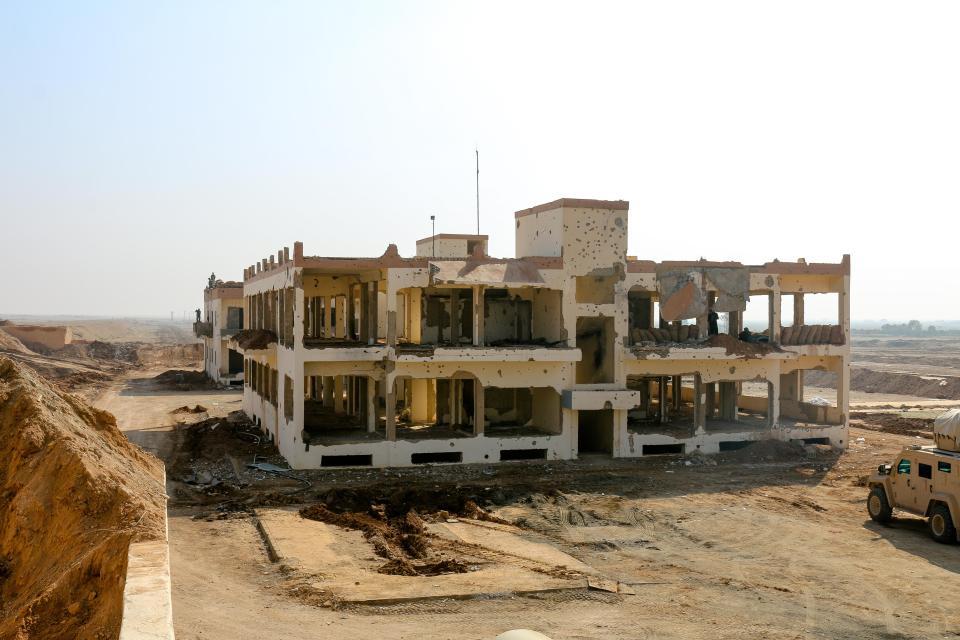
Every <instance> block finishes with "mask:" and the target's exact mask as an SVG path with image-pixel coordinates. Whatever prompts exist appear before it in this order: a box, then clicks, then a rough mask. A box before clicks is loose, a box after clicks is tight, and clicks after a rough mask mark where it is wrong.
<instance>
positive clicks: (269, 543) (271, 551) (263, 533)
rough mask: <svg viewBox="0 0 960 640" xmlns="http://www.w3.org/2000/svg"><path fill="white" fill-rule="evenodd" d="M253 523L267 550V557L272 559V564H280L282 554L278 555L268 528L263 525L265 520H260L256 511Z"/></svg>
mask: <svg viewBox="0 0 960 640" xmlns="http://www.w3.org/2000/svg"><path fill="white" fill-rule="evenodd" d="M253 523H254V525H256V527H257V532H258V533H259V534H260V538H261V539H262V540H263V546H265V547H266V548H267V557H268V558H270V562H280V554H278V553H277V548H276V547H275V546H273V540H272V539H271V538H270V532H269V531H267V526H266V525H265V524H263V520H261V519H260V514H259V513H258V512H257V510H256V509H254V512H253Z"/></svg>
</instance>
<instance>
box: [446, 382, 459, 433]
mask: <svg viewBox="0 0 960 640" xmlns="http://www.w3.org/2000/svg"><path fill="white" fill-rule="evenodd" d="M447 387H448V388H449V390H450V404H449V407H450V425H451V426H452V425H455V424H459V423H460V401H459V394H458V393H457V392H458V391H459V387H460V384H459V380H454V379H453V378H451V379H450V384H449V385H447Z"/></svg>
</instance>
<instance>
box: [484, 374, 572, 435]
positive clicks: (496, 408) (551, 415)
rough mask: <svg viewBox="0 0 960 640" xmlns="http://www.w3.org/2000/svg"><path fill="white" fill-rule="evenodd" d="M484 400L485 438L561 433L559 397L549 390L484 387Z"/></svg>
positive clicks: (547, 388)
mask: <svg viewBox="0 0 960 640" xmlns="http://www.w3.org/2000/svg"><path fill="white" fill-rule="evenodd" d="M483 396H484V397H483V413H484V434H485V435H487V436H490V437H498V438H509V437H522V436H531V435H542V434H558V433H560V432H561V430H562V417H561V416H562V405H561V398H560V394H559V393H557V392H556V391H555V390H554V389H553V388H551V387H515V388H514V387H485V388H484V393H483Z"/></svg>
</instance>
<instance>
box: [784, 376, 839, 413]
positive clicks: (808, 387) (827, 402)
mask: <svg viewBox="0 0 960 640" xmlns="http://www.w3.org/2000/svg"><path fill="white" fill-rule="evenodd" d="M837 382H838V376H837V374H836V373H834V372H832V371H819V370H812V369H796V370H794V371H791V372H789V373H784V374H781V375H780V421H781V424H784V425H786V426H800V427H814V426H829V425H840V424H843V419H844V415H843V412H842V411H841V410H840V408H839V407H837Z"/></svg>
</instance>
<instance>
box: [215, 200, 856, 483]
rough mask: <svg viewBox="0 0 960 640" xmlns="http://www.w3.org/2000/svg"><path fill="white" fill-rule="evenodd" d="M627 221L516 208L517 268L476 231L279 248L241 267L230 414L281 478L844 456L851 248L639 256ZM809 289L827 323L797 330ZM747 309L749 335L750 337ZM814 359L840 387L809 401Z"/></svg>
mask: <svg viewBox="0 0 960 640" xmlns="http://www.w3.org/2000/svg"><path fill="white" fill-rule="evenodd" d="M627 215H628V203H627V202H624V201H602V200H576V199H561V200H557V201H555V202H551V203H548V204H543V205H540V206H537V207H533V208H531V209H526V210H523V211H518V212H517V213H516V214H515V218H516V220H515V221H516V254H515V255H516V257H515V258H494V257H491V256H489V255H488V254H487V237H486V236H481V235H452V234H442V235H437V236H435V237H430V238H425V239H423V240H420V241H418V242H417V251H416V255H415V256H413V257H407V258H405V257H402V256H401V255H400V254H399V253H398V250H397V248H396V246H394V245H390V246H389V247H388V248H387V250H386V252H385V253H384V254H383V255H381V256H379V257H370V258H344V257H320V256H308V255H304V250H303V245H302V243H299V242H297V243H295V244H294V249H293V254H292V255H291V254H290V252H289V250H288V249H287V248H284V249H282V250H281V251H279V252H278V253H277V254H276V255H275V256H271V257H270V258H268V259H263V260H261V261H260V262H259V263H257V264H255V265H254V266H251V267H248V268H247V269H246V270H245V271H244V282H243V308H244V314H243V318H244V322H245V328H244V330H243V331H242V332H239V333H238V334H236V335H235V336H234V337H233V341H232V343H231V344H232V346H233V347H234V348H236V349H237V350H238V351H240V352H241V353H242V354H243V356H242V358H243V372H244V375H243V379H244V398H243V407H244V410H245V411H246V412H247V413H248V414H249V415H250V416H251V417H252V418H253V419H254V420H255V421H256V422H257V423H258V424H260V425H261V427H262V429H263V430H264V432H265V433H266V434H268V436H269V437H270V438H271V439H273V440H274V441H275V442H276V443H277V445H278V447H279V449H280V451H281V453H282V454H283V455H284V456H285V457H286V458H287V460H288V461H289V462H290V464H291V465H292V466H293V467H294V468H313V467H331V466H375V467H382V466H406V465H416V464H423V463H459V462H462V463H491V462H498V461H507V460H524V459H549V460H555V459H576V458H578V457H579V456H583V455H585V454H595V455H602V456H611V457H638V456H648V455H658V454H676V453H686V454H690V453H693V452H696V451H700V452H703V453H715V452H718V451H723V450H727V449H735V448H739V447H742V446H744V444H745V443H749V442H750V441H753V440H759V439H769V438H774V439H780V440H800V441H804V442H823V443H831V444H833V445H835V446H838V447H843V446H845V445H846V439H847V404H848V394H849V344H850V315H849V308H850V307H849V292H850V261H849V257H848V256H844V258H843V261H842V262H840V263H835V264H814V263H806V262H805V261H802V260H801V261H798V262H780V261H773V262H768V263H766V264H762V265H743V264H740V263H736V262H708V261H703V260H701V261H691V262H663V263H655V262H651V261H645V260H638V259H636V258H633V257H628V255H627V222H628V219H627ZM824 295H825V296H830V297H832V299H835V300H836V303H835V304H836V306H835V307H831V308H835V309H836V319H835V321H834V322H832V323H831V324H817V325H814V324H807V323H806V322H805V318H804V302H805V300H809V298H810V297H811V296H824ZM757 305H760V306H759V307H757ZM748 306H750V308H751V309H753V310H754V311H753V313H756V309H757V308H760V309H762V310H763V313H762V314H761V315H762V316H763V317H765V318H766V320H767V323H766V324H767V327H766V328H765V329H764V330H763V331H756V332H750V331H749V330H747V329H746V327H744V322H743V317H744V312H745V311H746V310H747V308H748ZM812 369H819V370H826V371H830V372H833V373H834V374H835V379H836V393H835V397H832V398H830V399H829V400H828V399H825V398H822V397H816V398H808V399H805V394H804V378H803V375H804V371H809V370H812Z"/></svg>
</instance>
